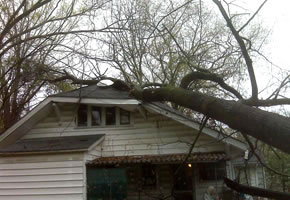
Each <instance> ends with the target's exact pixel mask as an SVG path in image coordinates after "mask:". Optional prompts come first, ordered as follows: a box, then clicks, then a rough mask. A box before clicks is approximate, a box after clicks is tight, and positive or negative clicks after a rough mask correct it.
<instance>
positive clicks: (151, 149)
mask: <svg viewBox="0 0 290 200" xmlns="http://www.w3.org/2000/svg"><path fill="white" fill-rule="evenodd" d="M60 110H61V120H60V121H58V120H57V118H56V117H55V116H53V114H52V115H50V116H49V117H47V118H46V119H44V120H43V121H42V122H40V123H38V124H37V125H36V126H35V127H34V128H32V129H31V130H30V132H29V133H28V134H27V135H26V136H25V137H24V138H40V137H42V138H43V137H59V136H77V135H94V134H105V140H104V141H103V142H102V144H101V145H99V146H97V147H96V148H95V149H93V150H91V151H90V152H88V154H87V156H86V158H87V160H92V159H94V158H97V157H100V156H128V155H146V154H152V155H158V154H171V153H186V152H188V149H189V146H190V144H191V143H192V141H193V140H194V138H195V136H196V130H193V129H192V128H189V127H187V126H185V125H183V124H181V123H179V122H176V121H174V120H171V119H169V118H166V117H164V116H161V115H158V114H152V113H148V117H147V119H146V120H145V119H144V118H143V117H142V116H141V114H139V113H138V112H134V113H133V121H134V125H129V126H119V127H114V126H111V127H98V128H76V127H75V124H74V111H75V110H76V109H75V108H73V107H72V106H66V107H60ZM223 150H224V145H223V144H222V143H221V142H220V143H217V142H216V141H215V140H214V139H213V138H211V137H209V136H207V135H201V137H200V139H199V141H198V143H197V144H196V148H195V149H194V151H197V152H208V151H223Z"/></svg>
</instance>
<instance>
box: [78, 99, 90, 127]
mask: <svg viewBox="0 0 290 200" xmlns="http://www.w3.org/2000/svg"><path fill="white" fill-rule="evenodd" d="M87 125H88V106H87V105H83V104H80V107H79V110H78V126H87Z"/></svg>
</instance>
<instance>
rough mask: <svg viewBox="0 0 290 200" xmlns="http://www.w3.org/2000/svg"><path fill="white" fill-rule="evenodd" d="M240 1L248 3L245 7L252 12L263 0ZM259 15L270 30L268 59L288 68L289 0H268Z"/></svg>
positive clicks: (289, 65) (289, 39)
mask: <svg viewBox="0 0 290 200" xmlns="http://www.w3.org/2000/svg"><path fill="white" fill-rule="evenodd" d="M241 2H243V3H244V4H245V5H248V6H247V8H250V9H252V11H253V12H254V11H255V10H256V9H257V8H258V7H259V5H260V4H261V3H262V2H263V0H243V1H241ZM259 15H260V16H259V18H260V19H261V20H262V21H263V22H264V23H263V24H264V25H265V26H266V27H268V28H270V29H271V30H272V34H271V35H270V37H269V44H268V45H269V49H266V50H267V52H268V53H269V54H268V55H269V56H270V59H271V60H272V61H273V63H274V64H277V65H279V66H280V67H282V68H284V69H287V70H290V62H289V56H290V55H289V47H290V38H289V36H290V1H289V0H268V1H267V3H266V4H265V5H264V7H263V8H262V10H261V11H260V14H259Z"/></svg>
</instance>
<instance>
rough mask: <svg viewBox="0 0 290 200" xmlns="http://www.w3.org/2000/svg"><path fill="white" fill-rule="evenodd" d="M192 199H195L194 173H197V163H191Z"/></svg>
mask: <svg viewBox="0 0 290 200" xmlns="http://www.w3.org/2000/svg"><path fill="white" fill-rule="evenodd" d="M191 169H192V200H196V177H197V176H196V173H198V169H197V164H196V163H193V164H192V168H191Z"/></svg>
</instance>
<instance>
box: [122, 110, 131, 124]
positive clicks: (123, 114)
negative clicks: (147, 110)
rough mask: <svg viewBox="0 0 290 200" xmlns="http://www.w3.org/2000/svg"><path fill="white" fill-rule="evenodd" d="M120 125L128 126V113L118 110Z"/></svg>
mask: <svg viewBox="0 0 290 200" xmlns="http://www.w3.org/2000/svg"><path fill="white" fill-rule="evenodd" d="M120 124H121V125H124V124H130V112H129V111H127V110H123V109H122V108H120Z"/></svg>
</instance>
